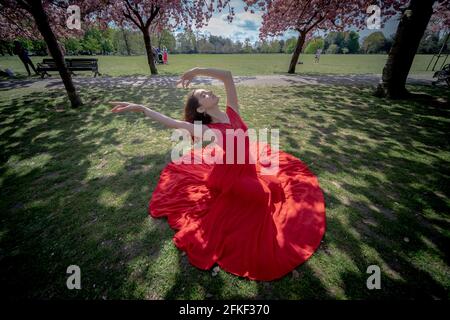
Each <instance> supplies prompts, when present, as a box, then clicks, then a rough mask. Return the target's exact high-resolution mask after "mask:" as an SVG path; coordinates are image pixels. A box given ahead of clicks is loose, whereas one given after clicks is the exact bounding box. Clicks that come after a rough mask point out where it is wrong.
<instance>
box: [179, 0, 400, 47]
mask: <svg viewBox="0 0 450 320" xmlns="http://www.w3.org/2000/svg"><path fill="white" fill-rule="evenodd" d="M230 5H231V6H232V7H234V11H235V16H234V19H233V22H232V23H231V24H230V23H229V22H228V21H227V15H228V9H225V11H222V12H215V13H214V14H213V16H212V17H211V19H210V20H209V23H208V26H206V27H203V28H201V29H200V30H198V31H200V32H201V33H205V32H206V33H208V34H211V35H214V36H222V37H227V38H231V39H232V40H233V41H237V40H239V41H241V42H244V40H245V39H246V38H250V41H251V42H252V43H253V42H255V41H257V40H258V39H259V37H258V36H259V28H260V26H261V23H262V18H261V16H262V13H261V11H259V12H255V13H254V14H253V13H250V10H249V11H247V12H246V11H245V10H244V2H243V1H242V0H231V3H230ZM397 25H398V21H396V19H395V18H393V19H390V20H389V21H388V22H387V23H386V24H385V25H384V28H383V29H380V30H370V29H364V30H360V31H359V34H360V41H361V40H362V39H363V38H364V37H366V36H367V35H369V34H370V33H372V32H376V31H382V32H383V33H384V35H385V36H386V37H389V36H391V35H392V34H393V33H395V30H396V28H397ZM195 30H196V29H194V31H195ZM355 30H356V29H355ZM175 33H178V32H177V31H176V32H175ZM318 35H323V33H322V34H318ZM293 36H294V37H298V33H297V32H294V31H288V32H285V34H284V35H283V36H281V37H277V38H278V39H287V38H290V37H293Z"/></svg>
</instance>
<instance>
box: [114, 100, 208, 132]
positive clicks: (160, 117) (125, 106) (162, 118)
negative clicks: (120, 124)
mask: <svg viewBox="0 0 450 320" xmlns="http://www.w3.org/2000/svg"><path fill="white" fill-rule="evenodd" d="M110 103H111V104H112V105H113V106H114V108H112V109H111V111H112V112H114V113H119V112H126V111H131V112H142V113H144V115H145V116H147V117H149V118H152V119H153V120H156V121H158V122H160V123H162V124H163V125H165V126H167V127H169V128H177V129H186V130H188V131H189V133H190V134H191V135H192V136H195V135H194V133H196V132H194V124H193V123H191V122H187V121H181V120H176V119H172V118H171V117H168V116H166V115H164V114H162V113H159V112H157V111H155V110H152V109H150V108H149V107H146V106H143V105H140V104H135V103H131V102H123V101H111V102H110ZM208 129H209V128H208V126H206V125H204V124H203V125H202V130H201V131H202V132H199V133H200V134H202V135H203V132H204V131H206V130H208Z"/></svg>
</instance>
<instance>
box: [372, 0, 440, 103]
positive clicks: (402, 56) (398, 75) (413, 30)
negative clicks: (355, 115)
mask: <svg viewBox="0 0 450 320" xmlns="http://www.w3.org/2000/svg"><path fill="white" fill-rule="evenodd" d="M434 2H435V0H411V2H410V4H409V6H408V8H407V9H406V10H405V12H404V13H403V14H402V17H401V20H400V23H399V25H398V28H397V32H396V34H395V38H394V43H393V45H392V47H391V50H390V51H389V55H388V59H387V62H386V65H385V66H384V68H383V76H382V79H381V82H380V84H379V85H378V88H377V90H376V93H375V94H376V95H377V96H383V97H389V98H392V99H395V98H402V97H406V96H408V94H409V93H408V91H407V90H406V87H405V85H406V79H407V77H408V73H409V70H410V69H411V65H412V63H413V60H414V56H415V55H416V52H417V49H418V48H419V44H420V40H421V39H422V37H423V34H424V32H425V30H426V28H427V25H428V22H429V21H430V18H431V15H432V13H433V4H434Z"/></svg>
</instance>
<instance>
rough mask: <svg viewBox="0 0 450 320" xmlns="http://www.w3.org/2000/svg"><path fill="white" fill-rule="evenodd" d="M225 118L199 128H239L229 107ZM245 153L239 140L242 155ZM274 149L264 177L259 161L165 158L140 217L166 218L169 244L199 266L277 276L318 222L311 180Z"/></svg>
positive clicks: (321, 216)
mask: <svg viewBox="0 0 450 320" xmlns="http://www.w3.org/2000/svg"><path fill="white" fill-rule="evenodd" d="M226 113H227V115H228V117H229V119H230V122H231V123H230V124H228V123H211V124H208V125H207V126H208V127H209V128H214V129H217V130H220V132H222V133H223V134H224V136H225V134H227V133H226V129H235V130H236V129H242V130H243V131H244V132H246V131H247V129H248V127H247V125H246V124H245V122H244V121H243V120H242V118H241V117H240V116H239V114H238V113H237V112H236V111H235V110H234V109H233V108H231V107H230V106H227V108H226ZM223 140H224V144H225V145H224V148H223V149H224V150H227V149H226V139H225V138H224V139H223ZM259 143H260V144H262V142H259ZM235 146H236V144H235ZM266 146H269V150H270V145H268V144H266ZM248 148H249V143H248V140H246V147H245V150H246V157H248ZM202 150H203V149H202ZM275 152H277V154H276V153H274V152H272V151H271V150H270V151H269V155H270V157H273V156H274V155H277V156H278V161H279V169H278V171H277V172H276V173H275V174H272V175H267V174H261V168H262V166H263V165H262V164H260V163H259V161H256V164H251V163H248V161H247V163H246V164H240V163H236V162H235V163H233V164H228V163H223V164H219V163H216V164H209V163H206V162H204V161H201V159H202V157H203V156H202V153H200V154H199V153H198V152H194V149H192V150H191V152H188V153H187V154H186V155H184V156H183V157H185V156H186V157H191V159H194V157H197V160H198V162H199V163H195V161H192V163H190V164H189V163H181V164H180V163H175V162H173V161H171V162H170V163H169V164H168V165H167V166H166V167H165V168H164V169H163V170H162V172H161V175H160V178H159V182H158V184H157V186H156V188H155V190H154V191H153V194H152V197H151V199H150V201H149V207H148V213H149V214H150V215H151V216H152V217H153V218H160V217H167V219H168V223H169V225H170V227H171V228H172V229H173V230H175V231H176V233H175V235H174V237H173V241H174V243H175V245H176V246H177V247H178V248H179V249H181V250H183V251H185V252H186V254H187V257H188V259H189V262H190V263H191V264H192V265H194V266H196V267H197V268H199V269H202V270H208V269H210V268H212V267H213V266H214V264H216V263H217V264H218V265H219V266H220V268H221V269H223V270H225V271H227V272H229V273H232V274H235V275H238V276H242V277H247V278H249V279H251V280H264V281H269V280H275V279H278V278H281V277H282V276H284V275H286V274H287V273H289V272H291V271H292V270H293V269H294V268H296V267H297V266H298V265H300V264H301V263H303V262H305V261H306V260H307V259H308V258H309V257H310V256H311V255H312V254H313V253H314V251H315V250H316V249H317V247H318V246H319V245H320V242H321V239H322V237H323V235H324V233H325V226H326V222H325V201H324V196H323V192H322V190H321V189H320V186H319V182H318V179H317V177H316V176H315V175H314V174H313V173H312V172H311V171H310V170H309V169H308V167H307V166H306V164H304V163H303V162H301V161H300V160H299V159H298V158H296V157H294V156H293V155H291V154H289V153H286V152H284V151H281V150H277V151H275ZM198 157H200V158H198ZM246 159H248V158H246ZM271 159H272V158H271ZM224 162H225V161H224Z"/></svg>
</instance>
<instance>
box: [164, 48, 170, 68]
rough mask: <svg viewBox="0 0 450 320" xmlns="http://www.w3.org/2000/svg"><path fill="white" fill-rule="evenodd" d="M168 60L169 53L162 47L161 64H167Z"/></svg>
mask: <svg viewBox="0 0 450 320" xmlns="http://www.w3.org/2000/svg"><path fill="white" fill-rule="evenodd" d="M168 59H169V53H168V52H167V48H166V47H164V48H163V63H164V64H167V62H168Z"/></svg>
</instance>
